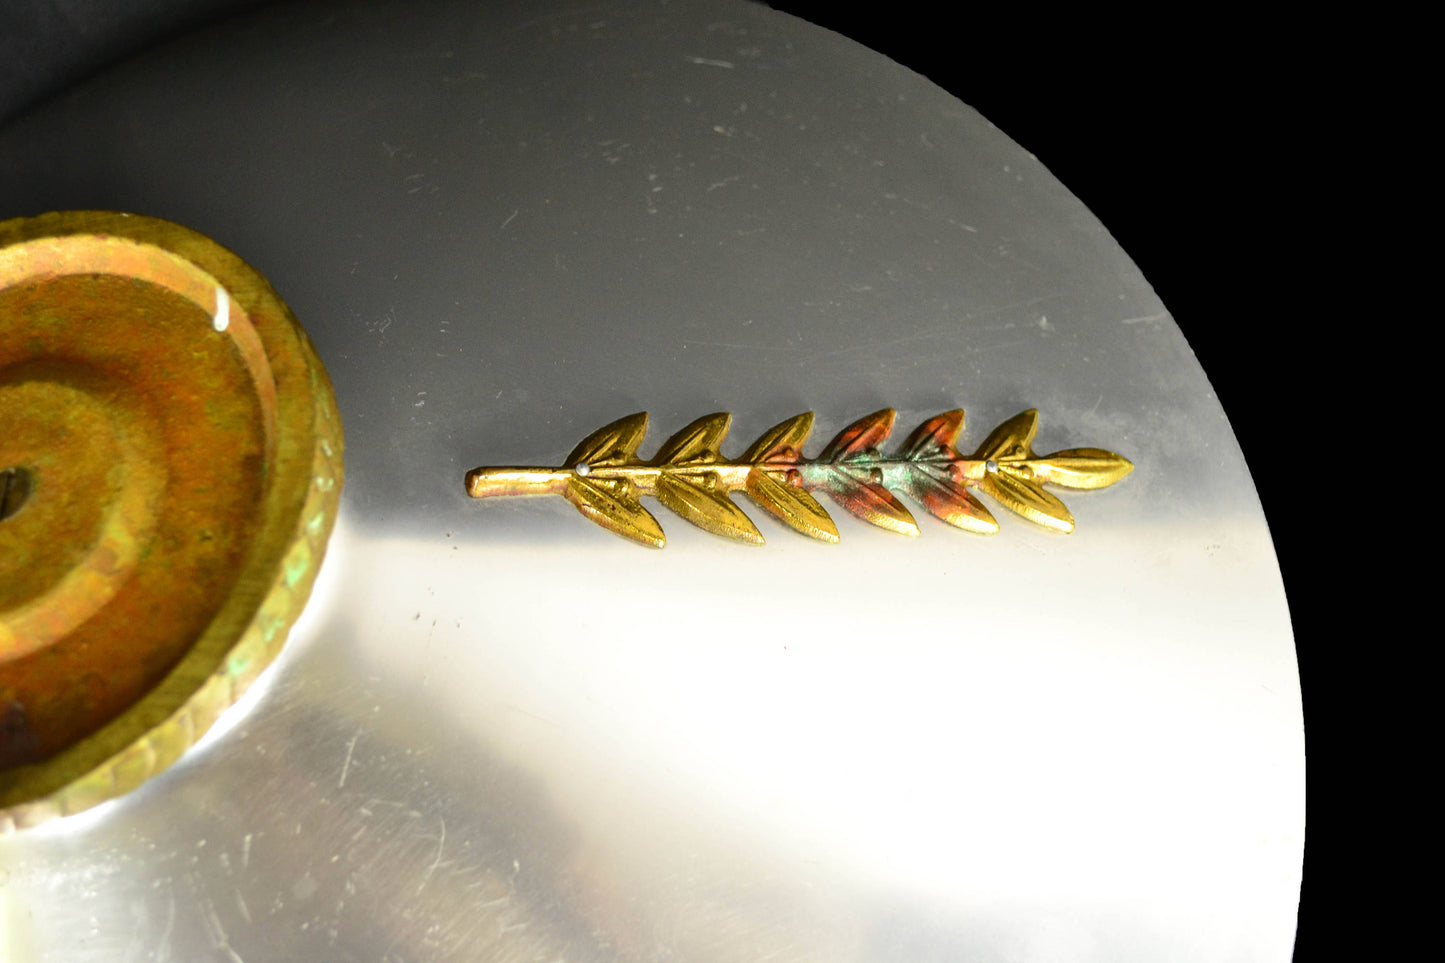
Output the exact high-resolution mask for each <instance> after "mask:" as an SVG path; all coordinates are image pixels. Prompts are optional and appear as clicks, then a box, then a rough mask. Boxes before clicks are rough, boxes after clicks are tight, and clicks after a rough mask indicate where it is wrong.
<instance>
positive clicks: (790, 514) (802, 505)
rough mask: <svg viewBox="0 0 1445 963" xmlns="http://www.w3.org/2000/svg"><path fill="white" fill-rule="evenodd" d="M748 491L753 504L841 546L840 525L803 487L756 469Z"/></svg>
mask: <svg viewBox="0 0 1445 963" xmlns="http://www.w3.org/2000/svg"><path fill="white" fill-rule="evenodd" d="M747 491H748V494H749V495H750V496H751V497H752V499H753V501H755V502H757V503H758V505H759V506H761V507H762V508H763V509H764V510H766V511H768V512H770V513H771V514H773V515H775V516H777V518H778V519H779V520H780V521H782V523H783V524H784V525H787V526H788V527H789V528H791V529H793V530H794V531H798V532H802V533H803V534H804V535H807V536H809V537H810V538H816V539H818V540H820V541H824V542H832V543H835V544H836V543H837V541H838V526H837V525H835V524H833V519H831V518H829V517H828V513H827V512H826V511H824V509H823V506H822V505H819V504H818V500H817V499H816V498H814V497H813V496H811V495H809V494H808V493H807V492H805V491H803V490H802V489H801V488H794V487H793V486H791V485H788V484H785V483H784V482H781V481H779V480H778V479H777V478H775V477H774V475H773V473H772V472H768V471H763V470H762V469H761V468H754V469H753V470H752V471H750V472H748V480H747Z"/></svg>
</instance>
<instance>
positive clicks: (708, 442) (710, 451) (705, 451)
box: [652, 411, 733, 465]
mask: <svg viewBox="0 0 1445 963" xmlns="http://www.w3.org/2000/svg"><path fill="white" fill-rule="evenodd" d="M732 421H733V416H732V415H730V414H728V413H727V412H726V411H719V412H717V413H716V414H712V415H703V416H702V417H701V418H699V419H698V420H697V421H694V422H693V423H692V424H690V425H688V426H687V427H686V428H684V429H682V430H681V431H679V432H678V433H677V434H675V435H673V436H672V437H671V438H669V439H667V441H665V442H663V444H662V447H661V448H660V449H658V452H657V454H656V455H654V456H653V458H652V463H653V464H654V465H685V464H688V463H689V462H698V461H716V460H717V458H718V446H719V445H721V444H722V440H723V438H725V437H727V433H728V426H729V425H731V424H732ZM709 456H711V457H709Z"/></svg>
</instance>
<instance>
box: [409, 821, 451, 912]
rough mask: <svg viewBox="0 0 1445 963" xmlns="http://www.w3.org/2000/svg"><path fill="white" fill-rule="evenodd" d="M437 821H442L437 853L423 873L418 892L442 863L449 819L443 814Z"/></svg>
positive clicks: (438, 835)
mask: <svg viewBox="0 0 1445 963" xmlns="http://www.w3.org/2000/svg"><path fill="white" fill-rule="evenodd" d="M437 821H438V822H439V823H441V830H440V832H438V834H437V852H436V855H435V856H433V857H432V861H431V865H430V866H428V867H427V868H426V872H424V873H422V876H421V884H420V885H419V886H417V888H416V891H417V892H418V893H420V892H421V891H422V888H423V887H424V886H426V884H427V881H428V880H430V879H431V877H432V873H435V872H436V870H437V866H438V865H440V863H441V861H442V849H443V847H445V846H446V844H447V821H446V820H445V819H443V818H442V817H441V816H438V817H437Z"/></svg>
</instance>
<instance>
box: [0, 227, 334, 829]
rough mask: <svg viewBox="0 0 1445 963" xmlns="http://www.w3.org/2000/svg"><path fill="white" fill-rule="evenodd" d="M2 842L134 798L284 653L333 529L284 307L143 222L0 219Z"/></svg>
mask: <svg viewBox="0 0 1445 963" xmlns="http://www.w3.org/2000/svg"><path fill="white" fill-rule="evenodd" d="M0 426H3V427H0V831H3V830H5V829H10V828H15V827H20V826H26V825H31V824H34V823H36V822H40V821H43V820H45V819H48V818H51V817H53V816H58V815H68V814H70V813H74V812H78V811H80V810H83V809H86V808H88V807H90V806H92V805H95V804H96V803H98V802H101V801H103V800H105V799H108V798H111V797H114V796H116V795H119V794H121V793H123V792H126V791H128V790H129V789H131V788H133V787H134V786H136V785H138V784H139V783H140V782H141V781H143V780H144V779H146V778H148V777H149V776H151V775H153V774H154V773H156V772H159V771H160V770H162V769H164V768H165V767H167V766H168V765H170V764H171V763H172V762H174V761H175V759H176V758H177V757H178V756H179V755H180V754H181V752H183V751H184V750H185V749H186V748H187V747H188V746H190V745H191V744H193V743H194V742H195V741H196V739H198V738H199V737H200V736H201V735H202V734H204V733H205V731H206V730H207V729H208V728H209V727H210V725H211V724H212V723H213V722H214V721H215V719H216V718H217V717H218V716H219V715H220V713H221V712H222V711H223V710H224V709H225V708H226V707H227V706H229V705H231V704H232V703H233V702H234V701H235V700H236V699H237V698H238V697H239V696H240V694H241V693H242V692H244V691H245V689H246V687H247V686H248V685H249V684H250V683H251V681H252V680H254V679H255V678H256V676H257V675H258V674H259V673H260V672H261V671H262V669H264V668H265V666H266V665H268V664H269V663H270V662H271V660H272V659H273V658H274V657H275V655H276V654H277V652H278V651H279V650H280V647H281V644H282V642H283V641H284V640H285V637H286V634H287V631H288V630H289V628H290V625H291V623H292V622H293V621H294V619H295V617H296V616H297V615H298V614H299V612H300V610H301V608H302V606H303V605H304V603H305V600H306V598H307V596H308V594H309V592H310V588H311V584H312V582H313V580H314V578H315V574H316V570H317V568H318V566H319V563H320V561H321V557H322V554H323V553H324V551H325V547H326V541H327V538H328V536H329V534H330V531H331V528H332V525H333V523H334V521H335V516H336V508H337V503H338V499H339V494H340V487H341V480H342V461H341V457H342V435H341V425H340V419H339V417H338V415H337V412H336V403H335V399H334V397H333V394H332V390H331V384H330V382H329V380H328V379H327V376H326V372H325V370H324V369H323V368H322V366H321V363H320V361H319V359H318V358H317V357H316V354H315V351H314V350H313V349H312V347H311V345H310V343H309V341H308V340H307V339H306V336H305V334H304V333H303V332H302V330H301V328H300V326H299V325H298V324H297V322H296V320H295V318H294V317H292V315H291V313H290V311H289V310H287V308H286V306H285V304H284V303H282V301H281V299H280V298H279V297H278V296H277V295H276V293H275V292H274V291H273V290H272V289H271V287H270V285H269V284H267V283H266V281H265V279H264V278H262V277H261V276H260V275H259V274H258V273H257V272H256V271H254V270H253V269H251V268H250V267H249V266H247V265H246V264H245V263H244V262H243V261H241V260H240V259H239V258H238V257H236V255H234V254H232V253H230V252H229V251H227V250H225V249H224V248H222V247H220V246H219V245H217V244H216V243H215V242H213V241H211V240H210V239H208V238H206V237H203V236H202V235H200V234H197V233H195V232H194V231H190V230H188V229H186V228H182V227H179V226H177V225H175V224H170V223H168V222H165V221H159V220H155V219H151V218H144V217H136V216H129V215H124V214H112V213H102V212H88V211H82V212H65V213H59V214H48V215H45V216H42V217H37V218H30V219H19V220H12V221H6V222H4V223H0Z"/></svg>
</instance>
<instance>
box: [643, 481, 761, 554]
mask: <svg viewBox="0 0 1445 963" xmlns="http://www.w3.org/2000/svg"><path fill="white" fill-rule="evenodd" d="M656 495H657V499H658V501H660V502H662V503H663V504H664V505H666V506H667V507H668V508H670V509H672V510H673V511H675V512H677V513H678V514H679V515H681V516H682V517H683V518H685V519H687V520H688V521H690V522H692V523H693V524H694V525H696V526H697V527H698V528H702V529H706V530H707V531H709V532H712V533H713V534H714V535H723V536H726V537H727V538H735V539H737V540H738V541H740V542H748V543H749V544H752V545H761V544H763V536H762V533H760V532H759V531H758V528H757V526H756V525H754V524H753V520H752V519H751V518H748V516H747V515H745V514H743V510H742V509H741V508H738V507H737V506H736V505H734V504H733V502H732V499H730V498H728V497H727V495H725V494H722V493H721V492H714V491H709V490H708V489H706V488H703V487H702V486H701V485H696V484H693V483H692V482H690V481H684V480H683V479H681V478H678V477H677V476H675V475H663V476H662V477H660V478H659V479H658V480H657V491H656Z"/></svg>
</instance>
